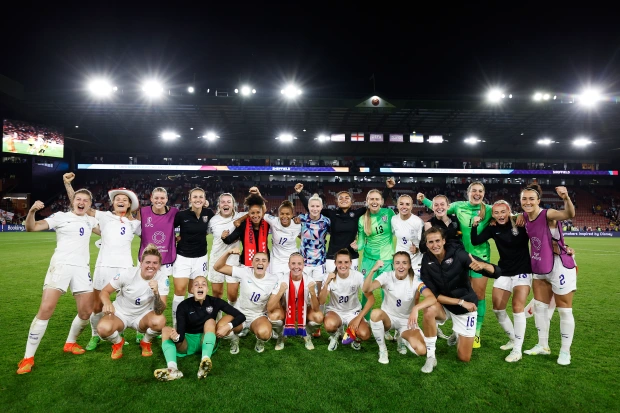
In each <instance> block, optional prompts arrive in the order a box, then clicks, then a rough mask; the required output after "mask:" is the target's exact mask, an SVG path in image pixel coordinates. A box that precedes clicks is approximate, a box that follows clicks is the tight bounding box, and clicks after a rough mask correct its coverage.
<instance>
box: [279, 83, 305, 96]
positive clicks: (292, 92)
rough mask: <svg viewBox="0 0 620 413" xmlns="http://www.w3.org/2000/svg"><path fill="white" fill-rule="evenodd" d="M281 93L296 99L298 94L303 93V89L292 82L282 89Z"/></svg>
mask: <svg viewBox="0 0 620 413" xmlns="http://www.w3.org/2000/svg"><path fill="white" fill-rule="evenodd" d="M280 93H281V94H283V95H284V96H286V97H287V98H289V99H295V98H296V97H297V96H299V95H301V89H299V88H298V87H297V86H295V85H293V84H290V85H287V86H286V87H285V88H284V89H282V90H280Z"/></svg>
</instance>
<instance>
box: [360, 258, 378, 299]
mask: <svg viewBox="0 0 620 413" xmlns="http://www.w3.org/2000/svg"><path fill="white" fill-rule="evenodd" d="M381 267H383V261H381V260H377V262H375V265H374V266H373V267H372V269H371V270H370V272H369V273H368V275H366V278H364V285H363V286H362V291H363V292H364V293H372V292H373V291H374V290H376V289H377V288H381V283H380V282H379V281H377V280H374V275H375V273H376V272H377V270H378V269H379V268H381Z"/></svg>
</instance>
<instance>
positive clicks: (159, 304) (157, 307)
mask: <svg viewBox="0 0 620 413" xmlns="http://www.w3.org/2000/svg"><path fill="white" fill-rule="evenodd" d="M153 309H154V311H155V314H157V315H162V314H163V313H164V310H165V309H166V304H165V303H164V302H163V301H162V300H161V297H160V296H159V293H157V294H155V303H154V304H153Z"/></svg>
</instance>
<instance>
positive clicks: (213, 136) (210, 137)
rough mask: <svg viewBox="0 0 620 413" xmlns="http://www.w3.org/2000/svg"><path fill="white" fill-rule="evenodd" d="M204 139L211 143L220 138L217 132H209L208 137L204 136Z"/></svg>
mask: <svg viewBox="0 0 620 413" xmlns="http://www.w3.org/2000/svg"><path fill="white" fill-rule="evenodd" d="M202 137H203V138H205V139H206V140H208V141H211V142H213V141H214V140H216V139H219V138H220V137H219V136H218V135H216V134H215V132H207V133H206V135H202Z"/></svg>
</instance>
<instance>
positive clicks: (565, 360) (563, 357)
mask: <svg viewBox="0 0 620 413" xmlns="http://www.w3.org/2000/svg"><path fill="white" fill-rule="evenodd" d="M558 364H560V365H562V366H568V365H569V364H570V353H567V352H566V351H560V356H559V357H558Z"/></svg>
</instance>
